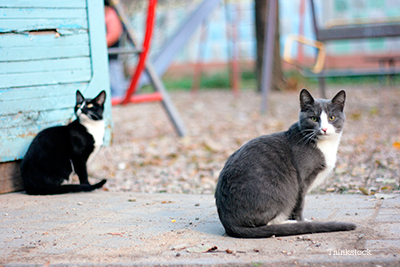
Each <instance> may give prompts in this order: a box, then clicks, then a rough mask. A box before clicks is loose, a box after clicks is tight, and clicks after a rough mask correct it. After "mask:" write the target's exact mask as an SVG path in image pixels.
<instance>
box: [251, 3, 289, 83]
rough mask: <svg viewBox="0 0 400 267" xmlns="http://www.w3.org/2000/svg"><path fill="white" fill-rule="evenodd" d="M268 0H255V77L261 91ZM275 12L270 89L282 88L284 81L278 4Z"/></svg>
mask: <svg viewBox="0 0 400 267" xmlns="http://www.w3.org/2000/svg"><path fill="white" fill-rule="evenodd" d="M268 6H269V0H255V24H256V27H255V29H256V42H257V62H256V78H257V88H258V91H261V74H262V66H263V53H264V36H265V28H266V26H267V16H268V9H267V7H268ZM276 12H277V14H278V16H277V23H276V31H275V32H276V34H275V40H274V42H275V44H274V61H273V71H272V89H273V90H282V89H284V87H285V82H284V80H283V72H282V64H281V55H280V48H279V5H277V9H276Z"/></svg>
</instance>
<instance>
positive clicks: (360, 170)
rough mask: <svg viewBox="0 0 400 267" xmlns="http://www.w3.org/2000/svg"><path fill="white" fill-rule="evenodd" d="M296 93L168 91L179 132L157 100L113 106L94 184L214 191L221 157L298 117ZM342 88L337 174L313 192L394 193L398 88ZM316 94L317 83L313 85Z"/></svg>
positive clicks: (398, 170) (399, 159)
mask: <svg viewBox="0 0 400 267" xmlns="http://www.w3.org/2000/svg"><path fill="white" fill-rule="evenodd" d="M300 89H301V88H299V90H298V92H293V91H290V92H271V93H270V94H269V96H268V111H267V113H266V114H261V113H260V106H261V95H260V94H259V93H257V92H254V91H253V90H242V91H241V92H240V94H239V95H235V94H233V93H232V91H230V90H200V91H199V92H197V93H191V92H186V91H178V92H171V93H170V97H171V99H172V101H173V103H174V105H175V107H176V109H177V110H178V112H179V114H180V116H181V118H182V120H183V121H184V124H185V127H186V129H187V135H186V136H185V137H183V138H181V137H179V136H178V135H177V134H176V132H175V130H174V128H173V126H172V124H171V122H170V121H169V119H168V116H167V114H166V112H165V110H164V109H163V106H162V105H161V104H160V103H142V104H129V105H126V106H114V107H113V108H112V116H113V122H114V129H113V143H112V145H111V146H109V147H104V148H102V150H101V151H100V152H99V154H98V155H97V157H96V159H95V160H94V162H93V163H92V165H91V166H89V173H90V175H91V177H92V178H91V179H92V181H96V180H97V179H103V178H106V179H108V182H107V184H106V185H105V187H104V190H108V191H112V192H125V191H128V192H142V193H163V192H166V193H186V194H213V193H214V189H215V186H216V182H217V179H218V175H219V172H220V171H221V169H222V167H223V165H224V163H225V161H226V160H227V158H228V157H229V155H230V154H232V153H233V152H234V151H235V150H237V149H238V148H239V147H240V146H241V145H242V144H244V143H245V142H247V141H249V140H250V139H253V138H255V137H257V136H260V135H264V134H271V133H274V132H279V131H285V130H287V129H288V127H289V126H290V125H291V124H293V123H294V122H296V121H297V118H298V113H299V100H298V94H299V91H300ZM341 89H344V90H346V92H347V101H346V106H345V113H346V116H347V120H346V125H345V129H344V132H343V136H342V141H341V144H340V146H339V152H338V160H337V164H336V168H335V170H334V172H333V173H332V174H331V175H330V176H329V178H328V179H327V180H326V182H325V183H324V184H322V185H321V186H320V187H319V188H317V189H315V190H314V191H313V192H315V193H332V192H333V193H357V194H361V191H360V189H359V188H360V187H361V188H362V189H363V191H364V192H365V193H368V194H369V193H375V192H379V193H392V192H396V191H397V192H398V190H399V174H400V119H399V116H400V90H399V89H398V88H395V87H389V86H380V85H363V86H348V85H346V86H330V88H329V89H328V90H327V95H328V97H333V96H334V95H335V94H336V92H338V91H339V90H341ZM310 91H311V92H312V94H313V95H314V96H318V90H317V88H311V90H310Z"/></svg>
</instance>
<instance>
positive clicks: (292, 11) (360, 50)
mask: <svg viewBox="0 0 400 267" xmlns="http://www.w3.org/2000/svg"><path fill="white" fill-rule="evenodd" d="M122 2H123V3H124V5H125V6H126V8H127V14H128V15H129V17H130V20H131V23H132V27H133V29H135V34H136V36H137V39H138V40H139V42H141V40H142V39H143V35H144V31H145V22H146V16H147V1H145V0H136V1H130V0H124V1H122ZM201 2H202V0H161V1H158V3H157V8H156V26H155V30H154V33H153V38H152V43H151V50H150V57H151V58H152V59H153V60H154V59H155V58H156V57H157V55H159V53H161V51H162V49H163V46H164V44H165V43H167V42H168V40H169V39H170V38H171V37H173V36H174V34H175V33H176V31H178V30H179V28H180V27H181V26H182V24H183V23H185V22H186V21H187V19H188V16H190V15H191V14H192V12H194V11H195V10H196V8H197V7H198V6H199V4H200V3H201ZM256 2H257V1H254V0H226V1H221V2H220V4H219V5H218V6H217V7H216V8H215V9H214V10H213V11H212V12H211V13H210V14H208V15H207V16H206V18H205V20H204V21H203V22H202V23H200V25H198V26H197V28H196V30H195V31H193V33H192V35H191V36H190V38H189V40H188V41H187V42H186V43H185V44H184V45H183V48H182V49H181V50H180V51H179V53H177V54H176V56H174V59H173V61H172V62H171V63H170V64H169V65H168V69H167V71H166V73H165V74H164V75H163V77H164V82H165V85H166V87H167V88H168V89H191V88H193V87H201V88H229V87H230V78H229V77H230V75H229V74H230V62H231V61H232V60H233V57H236V58H235V60H237V61H238V62H239V66H240V71H239V72H240V77H239V79H240V87H241V88H246V89H249V88H256V87H257V82H256V72H255V68H256V67H255V65H256V60H257V46H256V43H257V42H256V27H255V25H256V23H255V14H256V11H255V7H256ZM258 2H266V1H258ZM278 2H279V35H280V36H279V48H280V54H281V55H282V53H283V50H284V45H285V40H286V38H287V36H288V35H289V34H300V35H303V36H305V37H307V38H309V39H315V31H314V28H313V24H312V13H311V8H310V3H309V1H308V0H280V1H278ZM314 3H315V13H316V18H317V23H318V25H320V28H329V27H330V26H331V25H332V23H336V22H338V21H346V22H350V23H351V22H360V21H361V22H369V23H370V22H372V23H375V22H379V21H385V22H393V21H398V20H399V19H400V0H381V1H375V0H328V1H322V0H315V1H314ZM292 56H293V57H295V58H297V60H298V61H299V63H300V64H301V65H307V66H310V65H312V64H313V62H314V60H315V57H316V49H315V48H313V47H310V46H301V45H299V46H298V45H297V44H295V45H294V48H293V51H292ZM388 56H389V57H392V58H394V59H395V62H394V64H396V60H397V59H399V58H400V57H399V56H400V38H399V37H391V38H373V39H354V40H337V41H330V42H327V43H326V64H325V67H326V69H336V68H379V59H380V58H383V57H388ZM123 60H124V62H125V69H126V73H127V74H129V73H132V68H135V66H136V60H137V59H136V57H135V56H124V58H123ZM282 70H283V73H284V82H283V83H280V84H279V85H278V86H274V88H275V89H277V88H278V89H281V90H285V89H297V87H298V86H299V85H298V83H299V82H300V83H301V85H302V86H303V84H305V85H307V84H308V83H311V84H312V83H316V79H315V78H311V79H306V78H304V77H302V76H300V75H299V74H298V72H297V70H296V67H294V66H293V65H291V64H288V63H286V62H284V61H283V62H282ZM231 75H232V73H231ZM199 77H200V78H199ZM395 80H396V78H393V77H392V81H391V82H395ZM379 81H380V82H381V83H382V82H384V81H383V80H382V77H381V79H380V80H379V77H378V76H377V75H369V76H365V75H363V76H351V77H346V76H344V77H328V79H327V82H328V83H329V82H330V83H348V82H351V83H354V82H356V83H371V82H379ZM142 84H143V82H142Z"/></svg>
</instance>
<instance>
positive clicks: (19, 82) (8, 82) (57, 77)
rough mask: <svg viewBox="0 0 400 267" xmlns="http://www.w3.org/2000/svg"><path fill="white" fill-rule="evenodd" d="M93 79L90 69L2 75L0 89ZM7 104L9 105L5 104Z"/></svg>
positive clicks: (0, 76)
mask: <svg viewBox="0 0 400 267" xmlns="http://www.w3.org/2000/svg"><path fill="white" fill-rule="evenodd" d="M91 77H92V72H91V70H90V69H86V70H67V71H53V72H37V73H17V74H1V75H0V81H1V83H0V88H10V87H22V86H35V85H51V84H62V83H72V82H86V81H87V82H88V81H90V78H91ZM5 104H7V103H5Z"/></svg>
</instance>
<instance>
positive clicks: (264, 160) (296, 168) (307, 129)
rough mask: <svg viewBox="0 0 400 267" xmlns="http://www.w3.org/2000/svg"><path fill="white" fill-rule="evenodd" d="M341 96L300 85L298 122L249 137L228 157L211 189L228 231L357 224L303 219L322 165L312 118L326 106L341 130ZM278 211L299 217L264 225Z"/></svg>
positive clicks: (247, 233)
mask: <svg viewBox="0 0 400 267" xmlns="http://www.w3.org/2000/svg"><path fill="white" fill-rule="evenodd" d="M344 101H345V93H344V91H341V92H339V93H338V94H337V95H336V96H335V97H334V98H333V99H332V100H323V99H318V100H314V99H313V98H312V96H311V94H310V93H309V92H308V91H307V90H305V89H303V91H302V92H301V94H300V106H301V112H300V116H299V122H297V123H295V124H293V125H292V126H291V127H290V129H289V130H288V131H286V132H281V133H276V134H272V135H265V136H260V137H258V138H255V139H253V140H251V141H249V142H248V143H246V144H245V145H243V146H242V147H241V148H240V149H239V150H237V151H236V152H234V153H233V154H232V155H231V156H230V157H229V158H228V160H227V162H226V164H225V166H224V168H223V169H222V171H221V173H220V176H219V180H218V184H217V188H216V192H215V198H216V205H217V209H218V215H219V218H220V220H221V223H222V225H223V226H224V228H225V231H226V233H227V234H228V235H230V236H234V237H243V238H261V237H270V236H272V235H275V236H286V235H297V234H307V233H319V232H333V231H348V230H353V229H355V228H356V225H354V224H352V223H341V222H326V223H323V222H304V218H303V208H304V199H305V195H306V193H307V191H308V190H309V188H310V186H311V184H312V183H313V182H314V180H315V178H316V177H317V175H318V174H319V173H320V172H321V171H323V170H325V168H326V162H325V158H324V155H323V153H322V152H321V150H320V149H319V148H318V147H317V145H316V142H318V140H319V138H320V137H319V136H320V135H321V134H320V132H321V130H320V125H319V123H318V120H316V121H313V120H311V119H310V118H311V117H314V116H320V114H321V112H322V110H324V111H325V112H328V113H329V114H330V115H331V116H333V115H334V116H336V117H337V118H335V120H334V121H333V122H332V124H333V125H334V127H335V130H336V131H339V132H341V130H342V127H343V123H344V118H345V117H344V114H343V107H344ZM335 124H336V125H335ZM279 215H281V216H282V217H285V219H286V220H288V219H291V220H296V221H298V222H297V223H286V224H269V225H267V224H268V223H269V222H271V221H273V220H274V219H276V218H277V217H278V216H279Z"/></svg>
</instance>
